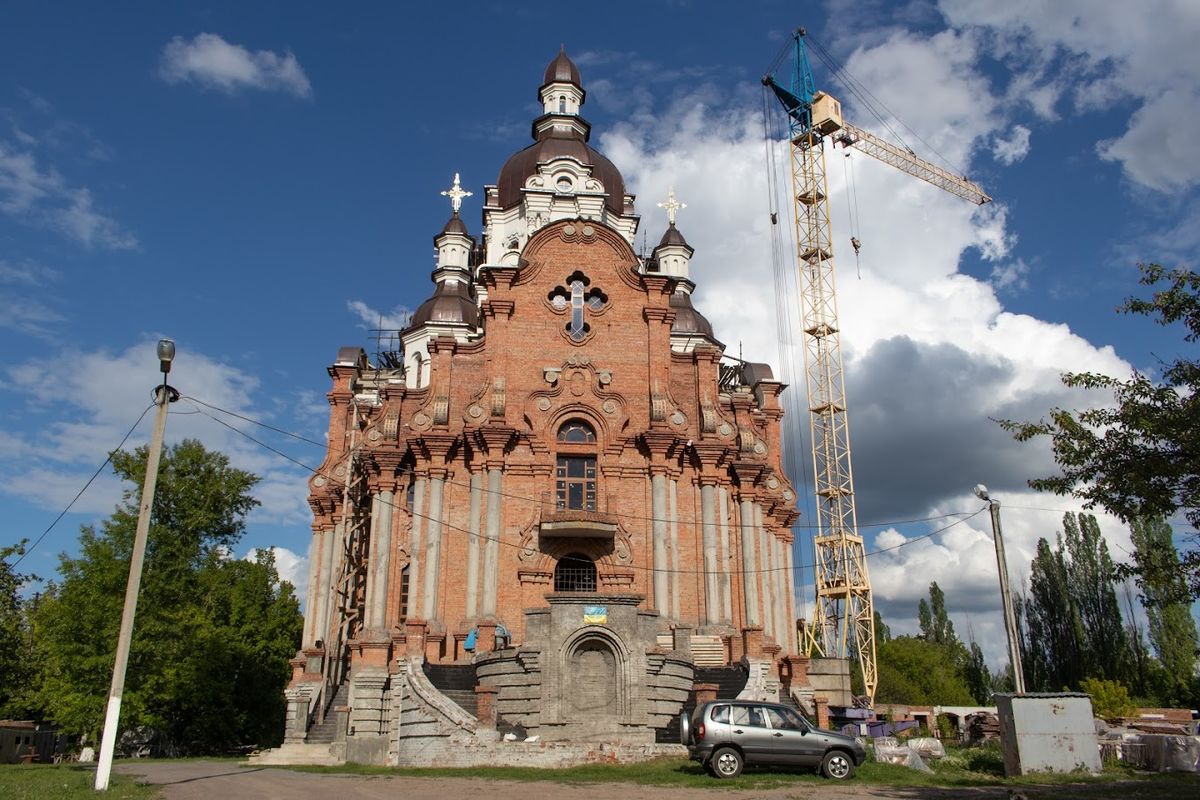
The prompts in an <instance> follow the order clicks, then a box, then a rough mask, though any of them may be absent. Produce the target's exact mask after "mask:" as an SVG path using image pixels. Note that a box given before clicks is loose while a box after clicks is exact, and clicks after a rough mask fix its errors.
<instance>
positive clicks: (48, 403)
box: [0, 337, 322, 525]
mask: <svg viewBox="0 0 1200 800" xmlns="http://www.w3.org/2000/svg"><path fill="white" fill-rule="evenodd" d="M156 340H157V337H147V338H146V339H145V340H144V341H141V342H138V343H136V344H134V345H132V346H130V347H129V348H127V349H126V350H124V351H121V352H110V351H106V350H95V351H93V350H86V349H81V350H75V351H63V352H59V353H56V354H54V355H51V356H49V357H48V358H45V359H39V360H36V361H32V360H31V361H25V362H23V363H20V364H17V365H16V366H13V367H10V368H9V369H8V370H7V371H6V381H5V383H4V385H3V386H2V387H0V388H2V389H5V390H8V391H10V392H13V393H19V394H20V395H21V396H23V397H24V398H25V400H26V403H25V407H24V409H22V410H19V411H18V412H14V413H13V414H10V418H12V419H14V422H13V423H10V424H9V425H8V432H7V433H6V435H5V438H6V442H7V443H6V445H5V447H6V449H11V450H15V451H17V452H20V453H22V454H23V457H22V458H19V459H15V460H9V461H7V462H5V463H4V464H3V465H0V479H2V484H3V486H2V488H0V492H2V493H5V494H10V495H13V496H19V497H21V498H22V499H24V500H26V501H28V502H31V503H34V504H35V505H40V506H41V507H43V508H45V509H46V510H47V511H54V512H57V511H59V510H61V509H62V508H64V507H65V506H66V505H67V503H68V502H69V501H70V500H71V498H72V497H74V495H75V493H76V492H77V491H78V490H79V488H80V487H82V486H83V485H84V483H85V482H86V480H87V479H88V477H90V475H91V474H92V472H93V471H94V470H95V468H96V467H97V466H98V465H99V464H101V463H102V462H103V461H104V458H105V455H106V454H107V453H108V452H109V451H110V450H112V449H114V448H115V447H117V445H118V443H119V442H120V441H121V438H122V437H123V436H125V434H126V432H127V431H128V430H129V428H130V426H131V425H132V424H133V423H134V421H135V420H136V419H137V418H138V415H139V414H141V413H142V410H143V409H146V408H147V407H148V406H149V405H150V403H151V395H152V390H153V389H154V387H155V386H156V385H157V376H158V375H159V372H158V361H157V358H156V357H155V349H154V342H155V341H156ZM48 362H53V363H59V364H64V363H69V364H71V365H72V368H71V369H70V370H64V371H61V372H59V373H57V374H56V375H55V378H54V380H48V379H47V372H46V364H47V363H48ZM171 383H172V385H173V386H175V387H176V388H177V389H178V390H179V391H180V392H181V393H182V394H183V395H185V398H184V399H182V400H180V401H179V402H177V403H175V404H173V405H172V406H171V409H170V414H169V416H168V418H167V441H168V443H171V442H178V441H179V440H181V439H184V438H195V439H199V440H200V441H202V442H204V444H205V446H207V447H210V448H213V449H217V450H220V451H221V452H223V453H225V454H226V455H228V456H229V458H230V460H231V462H232V463H233V465H234V466H236V467H238V468H241V469H246V470H249V471H250V472H253V473H254V474H256V475H259V476H260V477H261V480H260V482H259V484H258V485H257V486H256V487H255V488H254V491H253V494H254V496H255V497H257V498H258V499H259V500H260V501H261V502H262V506H261V507H260V508H257V509H255V510H254V511H253V512H252V513H251V517H250V519H251V521H253V522H258V523H271V524H304V525H307V524H308V522H309V521H310V519H311V517H310V512H309V509H308V505H307V500H306V495H307V484H306V479H307V473H306V472H305V471H303V470H302V469H301V468H299V467H297V466H295V465H293V464H290V463H289V462H287V461H284V460H282V459H281V458H280V457H279V456H277V455H275V454H273V453H271V452H269V451H267V450H265V449H263V448H261V447H260V446H258V445H256V444H254V443H253V442H251V441H249V440H248V439H247V438H245V437H243V436H241V435H239V434H238V433H236V432H235V431H234V430H233V429H231V428H230V427H226V425H222V424H220V423H218V422H216V421H214V420H213V418H214V417H215V418H217V419H220V420H222V421H223V422H225V423H226V424H227V425H228V426H232V428H236V429H238V430H245V431H246V432H247V433H249V434H251V435H253V436H254V437H255V438H257V439H260V440H262V439H263V438H264V437H266V436H269V434H267V433H264V432H263V431H262V430H261V429H258V428H256V427H254V426H251V425H250V424H249V423H245V422H243V421H240V420H238V419H236V418H233V417H229V416H226V415H223V414H221V413H219V412H216V411H214V410H212V409H210V408H208V407H206V406H203V405H198V404H196V403H193V402H191V401H189V400H188V399H187V396H191V397H195V398H198V399H200V400H203V401H204V402H205V403H208V404H211V405H212V406H216V407H219V408H223V409H228V410H230V411H234V412H237V413H239V414H242V415H243V416H247V417H250V418H269V417H270V415H269V413H267V412H266V411H264V410H262V409H261V408H258V407H256V405H255V399H256V398H257V388H258V379H257V378H256V377H254V376H252V375H248V374H246V373H244V372H242V371H241V370H239V369H237V368H235V367H231V366H229V365H227V364H224V363H221V362H220V361H217V360H215V359H212V358H209V357H207V356H205V355H204V354H202V353H197V352H195V351H190V350H189V349H188V347H187V344H186V342H180V343H179V351H178V355H177V356H176V358H175V362H174V369H173V370H172V372H171ZM152 419H153V414H146V415H145V417H143V419H142V422H141V424H140V426H139V427H138V429H137V430H136V431H134V433H133V434H132V436H131V437H130V439H129V441H128V442H127V443H126V445H125V448H126V449H132V448H134V447H137V446H140V445H142V444H144V443H145V441H146V438H147V436H148V435H149V430H150V423H151V421H152ZM272 445H273V446H275V447H276V448H277V449H282V450H284V451H285V452H291V453H293V456H292V457H293V458H296V459H297V460H299V461H301V462H304V463H309V464H312V465H314V466H315V465H316V464H318V463H320V460H321V457H322V453H321V452H320V450H319V448H316V447H314V446H312V445H304V444H299V445H297V444H295V443H294V442H292V441H291V440H286V441H283V442H279V441H272ZM120 497H121V487H120V485H119V484H118V482H117V481H116V479H115V478H112V477H111V476H110V473H109V471H107V470H106V471H105V473H104V476H103V477H102V478H101V479H100V480H98V481H97V483H96V484H94V485H93V486H92V487H91V488H90V489H89V490H88V491H87V492H86V493H85V494H84V495H83V497H82V498H80V501H79V503H78V504H77V505H76V510H77V511H83V512H89V513H106V512H109V511H111V510H112V508H113V506H114V505H115V504H116V503H117V502H118V501H119V500H120Z"/></svg>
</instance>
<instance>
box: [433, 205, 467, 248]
mask: <svg viewBox="0 0 1200 800" xmlns="http://www.w3.org/2000/svg"><path fill="white" fill-rule="evenodd" d="M448 233H457V234H460V235H462V236H468V237H469V236H470V235H471V234H470V233H469V232H468V231H467V225H466V223H465V222H463V221H462V217H460V216H459V215H458V212H457V211H455V212H454V214H452V215H451V217H450V219H449V220H447V221H446V226H445V227H444V228H442V232H441V233H439V234H438V235H437V236H435V237H434V241H437V240H438V239H440V238H441V237H443V236H445V235H446V234H448Z"/></svg>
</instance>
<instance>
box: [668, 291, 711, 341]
mask: <svg viewBox="0 0 1200 800" xmlns="http://www.w3.org/2000/svg"><path fill="white" fill-rule="evenodd" d="M671 310H672V311H674V312H675V321H674V322H672V323H671V333H672V334H676V333H680V334H688V333H692V334H696V335H698V336H706V337H708V338H709V339H712V340H714V341H715V340H716V338H717V337H716V336H714V335H713V329H712V323H710V322H709V321H708V320H707V319H705V318H704V315H703V314H701V313H700V312H699V311H697V310H696V308H695V306H693V305H692V298H691V296H690V295H689V294H688V293H687V292H675V293H674V294H673V295H671Z"/></svg>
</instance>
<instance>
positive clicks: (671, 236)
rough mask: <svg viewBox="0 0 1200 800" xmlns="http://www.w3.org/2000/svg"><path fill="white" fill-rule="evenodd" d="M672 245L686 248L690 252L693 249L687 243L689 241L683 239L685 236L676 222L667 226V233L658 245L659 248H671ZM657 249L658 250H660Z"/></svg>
mask: <svg viewBox="0 0 1200 800" xmlns="http://www.w3.org/2000/svg"><path fill="white" fill-rule="evenodd" d="M671 245H679V246H682V247H686V248H688V249H689V250H690V249H691V245H689V244H688V243H687V239H684V238H683V234H682V233H680V232H679V228H676V227H675V223H674V222H672V223H671V224H670V225H668V226H667V231H666V233H664V234H663V237H662V240H661V241H660V242H659V243H658V247H669V246H671ZM655 249H656V250H657V249H658V248H655Z"/></svg>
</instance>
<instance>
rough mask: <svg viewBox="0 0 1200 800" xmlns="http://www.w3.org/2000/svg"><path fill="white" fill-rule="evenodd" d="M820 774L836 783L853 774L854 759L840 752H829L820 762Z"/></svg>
mask: <svg viewBox="0 0 1200 800" xmlns="http://www.w3.org/2000/svg"><path fill="white" fill-rule="evenodd" d="M821 774H822V775H824V776H825V777H826V778H832V779H833V780H836V781H841V780H845V779H846V778H849V777H850V776H852V775H853V774H854V759H852V758H850V756H849V755H847V754H846V753H845V752H843V751H841V750H830V751H829V752H828V753H826V754H825V758H824V760H822V761H821Z"/></svg>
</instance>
